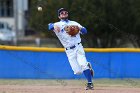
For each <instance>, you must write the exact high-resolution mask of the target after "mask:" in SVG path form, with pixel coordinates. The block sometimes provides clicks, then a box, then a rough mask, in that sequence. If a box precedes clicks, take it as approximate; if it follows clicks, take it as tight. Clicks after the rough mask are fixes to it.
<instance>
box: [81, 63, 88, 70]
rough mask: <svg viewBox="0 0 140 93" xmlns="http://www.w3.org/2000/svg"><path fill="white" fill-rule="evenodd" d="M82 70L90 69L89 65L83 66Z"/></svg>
mask: <svg viewBox="0 0 140 93" xmlns="http://www.w3.org/2000/svg"><path fill="white" fill-rule="evenodd" d="M81 68H82V71H84V70H87V69H89V67H88V65H87V64H85V65H81Z"/></svg>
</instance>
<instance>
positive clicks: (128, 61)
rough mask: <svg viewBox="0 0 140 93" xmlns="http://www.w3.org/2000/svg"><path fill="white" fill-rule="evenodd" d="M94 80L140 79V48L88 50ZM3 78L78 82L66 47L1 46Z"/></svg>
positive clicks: (1, 72)
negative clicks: (72, 80)
mask: <svg viewBox="0 0 140 93" xmlns="http://www.w3.org/2000/svg"><path fill="white" fill-rule="evenodd" d="M85 51H86V57H87V60H88V61H89V62H91V64H92V66H93V68H94V71H95V78H140V49H133V48H104V49H101V48H98V49H95V48H86V49H85ZM0 78H15V79H17V78H20V79H25V78H28V79H75V78H77V79H79V78H84V76H83V75H79V76H77V75H74V74H73V71H72V69H71V67H70V64H69V62H68V59H67V57H66V54H65V52H64V49H63V48H35V47H15V46H0Z"/></svg>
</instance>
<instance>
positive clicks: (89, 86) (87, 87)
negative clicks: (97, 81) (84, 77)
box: [86, 83, 94, 90]
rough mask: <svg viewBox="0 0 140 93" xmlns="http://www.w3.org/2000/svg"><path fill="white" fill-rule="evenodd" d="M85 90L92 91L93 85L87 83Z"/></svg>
mask: <svg viewBox="0 0 140 93" xmlns="http://www.w3.org/2000/svg"><path fill="white" fill-rule="evenodd" d="M86 90H94V88H93V83H87V86H86Z"/></svg>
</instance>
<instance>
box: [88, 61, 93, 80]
mask: <svg viewBox="0 0 140 93" xmlns="http://www.w3.org/2000/svg"><path fill="white" fill-rule="evenodd" d="M88 67H89V69H90V72H91V76H92V77H93V76H94V70H93V68H92V66H91V64H90V63H89V62H88Z"/></svg>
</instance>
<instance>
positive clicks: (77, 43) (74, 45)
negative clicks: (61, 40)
mask: <svg viewBox="0 0 140 93" xmlns="http://www.w3.org/2000/svg"><path fill="white" fill-rule="evenodd" d="M79 44H81V43H77V45H79ZM75 47H76V45H74V46H71V47H69V48H66V50H69V49H73V48H75Z"/></svg>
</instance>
